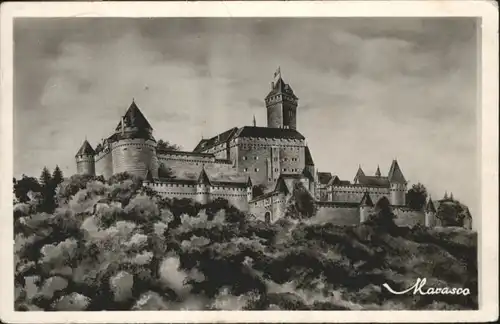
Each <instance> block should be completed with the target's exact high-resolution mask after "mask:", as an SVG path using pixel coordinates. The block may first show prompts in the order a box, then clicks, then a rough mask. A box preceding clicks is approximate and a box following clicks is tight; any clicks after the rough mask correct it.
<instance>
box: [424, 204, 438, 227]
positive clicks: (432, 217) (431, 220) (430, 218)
mask: <svg viewBox="0 0 500 324" xmlns="http://www.w3.org/2000/svg"><path fill="white" fill-rule="evenodd" d="M424 212H425V226H427V227H434V226H436V225H437V219H436V207H434V203H433V202H432V198H431V196H429V198H428V199H427V203H426V204H425V207H424Z"/></svg>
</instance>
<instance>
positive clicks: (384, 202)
mask: <svg viewBox="0 0 500 324" xmlns="http://www.w3.org/2000/svg"><path fill="white" fill-rule="evenodd" d="M394 218H396V215H394V213H393V212H392V209H391V203H390V202H389V199H387V197H385V196H383V197H382V198H380V199H379V200H378V201H377V203H376V204H375V207H374V209H373V213H371V214H370V216H368V220H367V221H366V222H365V224H368V225H375V226H377V227H383V228H385V229H388V230H390V229H393V228H394V227H395V226H396V224H395V223H394Z"/></svg>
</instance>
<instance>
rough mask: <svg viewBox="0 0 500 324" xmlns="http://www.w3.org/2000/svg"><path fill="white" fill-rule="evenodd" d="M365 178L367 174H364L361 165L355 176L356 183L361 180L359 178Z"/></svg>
mask: <svg viewBox="0 0 500 324" xmlns="http://www.w3.org/2000/svg"><path fill="white" fill-rule="evenodd" d="M364 176H365V173H364V172H363V169H361V165H359V166H358V171H356V175H355V176H354V182H356V181H357V180H359V178H362V177H364Z"/></svg>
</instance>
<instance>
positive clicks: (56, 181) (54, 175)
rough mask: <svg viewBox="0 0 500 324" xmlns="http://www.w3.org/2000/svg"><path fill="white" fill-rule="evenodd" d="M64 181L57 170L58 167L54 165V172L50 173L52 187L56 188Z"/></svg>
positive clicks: (59, 170)
mask: <svg viewBox="0 0 500 324" xmlns="http://www.w3.org/2000/svg"><path fill="white" fill-rule="evenodd" d="M63 181H64V176H63V173H62V171H61V169H60V168H59V166H58V165H56V168H55V169H54V172H52V183H53V185H54V187H57V186H58V185H59V184H61V183H62V182H63Z"/></svg>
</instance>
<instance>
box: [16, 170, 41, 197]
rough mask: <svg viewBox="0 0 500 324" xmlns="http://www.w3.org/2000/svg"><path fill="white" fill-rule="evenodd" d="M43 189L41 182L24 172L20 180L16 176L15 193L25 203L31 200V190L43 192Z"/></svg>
mask: <svg viewBox="0 0 500 324" xmlns="http://www.w3.org/2000/svg"><path fill="white" fill-rule="evenodd" d="M41 189H42V188H41V186H40V183H39V182H38V180H37V179H36V178H33V177H28V176H26V175H24V174H23V175H22V178H21V179H20V180H16V179H15V178H14V195H15V196H16V198H17V200H18V201H19V202H20V203H25V202H28V201H29V200H30V198H29V197H28V193H29V192H30V191H32V192H41Z"/></svg>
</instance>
